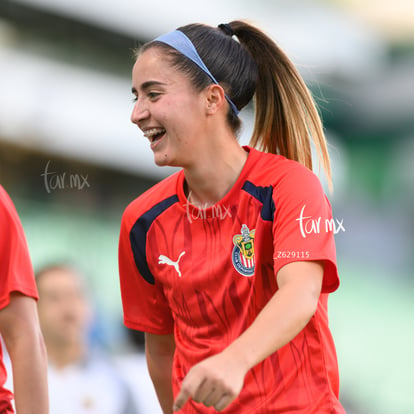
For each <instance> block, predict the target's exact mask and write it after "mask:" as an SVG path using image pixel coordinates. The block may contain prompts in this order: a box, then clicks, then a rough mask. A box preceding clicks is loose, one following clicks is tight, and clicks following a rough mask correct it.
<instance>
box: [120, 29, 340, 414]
mask: <svg viewBox="0 0 414 414" xmlns="http://www.w3.org/2000/svg"><path fill="white" fill-rule="evenodd" d="M236 38H237V39H236ZM213 46H214V47H213ZM132 92H133V94H134V96H135V105H134V109H133V112H132V116H131V119H132V122H134V123H135V124H136V125H137V126H138V127H139V128H140V129H141V130H142V131H143V133H144V136H145V137H146V138H148V140H149V141H150V145H151V149H152V151H153V153H154V160H155V163H156V164H157V165H159V166H163V165H169V166H176V167H182V169H181V170H180V171H179V172H177V173H175V174H173V175H172V176H170V177H168V178H166V179H165V180H163V181H161V182H160V183H158V184H157V185H156V186H154V187H153V188H151V189H150V190H148V191H147V192H146V193H144V194H143V195H141V196H140V197H138V198H137V199H136V200H135V201H133V202H132V203H131V204H130V205H129V206H128V207H127V209H126V211H125V213H124V215H123V218H122V224H121V234H120V242H119V243H120V244H119V270H120V281H121V292H122V300H123V307H124V322H125V324H126V325H127V326H128V327H129V328H131V329H137V330H141V331H144V332H145V340H146V355H147V363H148V367H149V372H150V375H151V378H152V380H153V383H154V386H155V389H156V391H157V395H158V398H159V401H160V404H161V406H162V408H163V410H164V413H171V412H172V411H173V410H174V411H180V412H182V413H187V414H189V413H213V412H216V411H223V412H225V413H227V414H230V413H232V414H240V413H247V412H249V413H257V414H258V413H264V414H267V413H293V412H295V413H297V414H299V413H303V414H305V413H306V414H307V413H311V412H312V413H318V414H334V413H335V414H342V413H344V412H345V411H344V409H343V407H342V405H341V404H340V402H339V374H338V366H337V359H336V351H335V345H334V342H333V339H332V335H331V332H330V329H329V325H328V316H327V302H328V294H329V293H331V292H333V291H335V290H336V289H337V288H338V286H339V277H338V272H337V267H336V252H335V242H334V235H333V231H332V228H331V229H330V230H329V228H328V229H326V228H325V222H327V223H332V220H333V219H332V212H331V207H330V204H329V202H328V200H327V198H326V196H325V194H324V192H323V189H322V185H321V183H320V181H319V179H318V177H317V176H316V175H315V174H314V173H313V172H312V158H311V144H312V141H313V144H315V148H316V149H317V151H318V153H319V156H320V160H321V163H322V165H323V166H324V168H325V171H326V173H327V176H328V179H329V180H330V163H329V156H328V151H327V145H326V141H325V137H324V133H323V128H322V125H321V121H320V118H319V115H318V112H317V109H316V107H315V104H314V101H313V98H312V97H311V94H310V92H309V90H308V89H307V87H306V85H305V83H304V82H303V80H302V78H301V76H300V75H299V73H298V72H297V70H296V69H295V67H294V66H293V64H292V63H291V61H290V60H289V59H288V58H287V56H286V55H285V54H284V52H283V51H282V50H280V48H279V47H278V46H277V45H276V44H275V43H274V42H273V41H272V40H271V39H270V38H269V37H267V36H266V35H265V34H264V33H263V32H262V31H261V30H259V29H257V28H255V27H253V26H252V25H250V24H248V23H246V22H243V21H233V22H231V23H230V24H223V25H220V26H219V27H210V26H206V25H199V24H194V25H187V26H183V27H181V28H179V29H178V30H176V31H173V32H170V33H167V34H165V35H162V36H160V37H158V38H157V39H155V40H154V41H152V42H149V43H147V44H145V45H144V46H143V47H142V48H141V49H140V50H139V52H138V53H137V59H136V62H135V65H134V67H133V71H132ZM253 97H254V99H255V117H256V119H255V128H254V131H253V137H252V140H251V144H250V146H245V147H242V146H240V144H239V143H238V141H237V135H238V132H239V130H240V126H241V125H240V119H239V117H238V112H239V110H240V109H242V108H243V107H245V106H246V105H247V104H248V103H249V102H251V101H252V99H253ZM256 148H257V149H256ZM260 150H261V151H260ZM318 223H323V224H322V225H321V226H320V227H318V225H317V224H318ZM322 226H323V227H322Z"/></svg>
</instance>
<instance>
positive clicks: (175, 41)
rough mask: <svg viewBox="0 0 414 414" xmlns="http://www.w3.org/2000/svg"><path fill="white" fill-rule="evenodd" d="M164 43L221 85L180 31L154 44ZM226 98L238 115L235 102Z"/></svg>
mask: <svg viewBox="0 0 414 414" xmlns="http://www.w3.org/2000/svg"><path fill="white" fill-rule="evenodd" d="M155 41H156V42H162V43H165V44H167V45H169V46H171V47H173V48H174V49H176V50H178V51H179V52H180V53H182V54H183V55H184V56H186V57H187V58H188V59H190V60H192V61H193V62H194V63H195V64H196V65H197V66H198V67H199V68H200V69H201V70H203V71H204V72H205V73H206V74H207V75H208V76H209V77H210V78H211V80H212V81H213V82H214V83H215V84H216V85H218V84H219V83H218V82H217V81H216V79H215V77H214V76H213V75H212V74H211V72H210V71H209V70H208V68H207V66H206V65H205V63H204V62H203V60H202V59H201V57H200V55H199V54H198V53H197V50H196V48H195V47H194V45H193V44H192V42H191V40H190V39H189V38H188V37H187V36H186V35H185V34H184V33H183V32H180V31H179V30H174V31H173V32H169V33H166V34H163V35H161V36H159V37H157V38H156V39H154V42H155ZM225 97H226V99H227V102H228V103H229V104H230V106H231V109H232V110H233V112H234V113H235V114H236V115H238V114H239V110H238V109H237V107H236V105H235V104H234V103H233V101H232V100H231V99H230V98H229V97H228V96H227V94H225Z"/></svg>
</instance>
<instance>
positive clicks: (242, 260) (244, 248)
mask: <svg viewBox="0 0 414 414" xmlns="http://www.w3.org/2000/svg"><path fill="white" fill-rule="evenodd" d="M254 233H255V230H249V228H248V227H247V226H246V225H245V224H243V225H242V228H241V234H236V235H235V236H234V237H233V244H234V247H233V252H232V261H233V266H234V268H235V269H236V270H237V271H238V272H239V273H240V274H241V275H243V276H253V274H254V267H255V254H254Z"/></svg>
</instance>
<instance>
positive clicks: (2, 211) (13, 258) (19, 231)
mask: <svg viewBox="0 0 414 414" xmlns="http://www.w3.org/2000/svg"><path fill="white" fill-rule="evenodd" d="M0 230H1V231H0V286H1V289H0V309H3V308H5V307H6V306H7V305H8V304H9V302H10V293H11V292H16V291H17V292H20V293H22V294H24V295H26V296H30V297H33V298H35V299H38V294H37V289H36V284H35V280H34V274H33V267H32V263H31V260H30V256H29V251H28V247H27V242H26V238H25V235H24V232H23V227H22V225H21V222H20V219H19V217H18V215H17V212H16V209H15V207H14V205H13V202H12V201H11V199H10V197H9V196H8V194H7V193H6V191H5V190H4V188H3V187H2V186H0ZM6 377H7V373H6V369H5V367H4V363H3V358H2V350H1V347H0V412H3V411H2V410H6V409H7V410H8V411H4V412H5V413H8V412H10V413H12V412H13V409H12V407H11V404H10V400H11V399H12V398H13V396H12V394H11V392H10V391H8V390H6V389H5V388H4V387H3V385H4V383H5V381H6Z"/></svg>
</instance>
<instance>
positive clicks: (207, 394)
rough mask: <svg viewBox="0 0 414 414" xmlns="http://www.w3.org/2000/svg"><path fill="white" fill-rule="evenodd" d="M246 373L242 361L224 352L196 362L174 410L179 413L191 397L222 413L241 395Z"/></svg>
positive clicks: (185, 381)
mask: <svg viewBox="0 0 414 414" xmlns="http://www.w3.org/2000/svg"><path fill="white" fill-rule="evenodd" d="M246 371H247V370H246V369H245V367H244V364H243V361H242V360H241V359H240V358H237V356H236V355H229V354H228V353H227V352H226V350H225V351H223V352H221V353H220V354H217V355H214V356H212V357H209V358H207V359H205V360H204V361H201V362H199V363H198V364H196V365H194V366H193V367H192V368H191V369H190V371H189V372H188V374H187V375H186V377H185V378H184V380H183V383H182V385H181V389H180V392H179V393H178V395H177V398H176V399H175V402H174V406H173V410H174V411H179V410H181V408H183V406H184V404H185V403H186V402H187V401H188V400H189V399H190V398H192V399H193V400H194V401H196V402H198V403H202V404H204V405H205V406H206V407H214V408H215V409H216V410H217V411H221V410H223V409H224V408H226V407H227V406H228V405H229V404H230V403H231V402H232V401H233V400H234V399H235V398H236V397H237V396H238V395H239V394H240V391H241V389H242V387H243V382H244V376H245V375H246Z"/></svg>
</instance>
